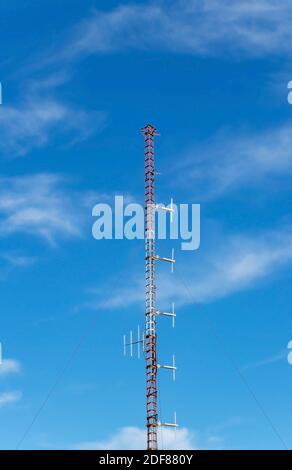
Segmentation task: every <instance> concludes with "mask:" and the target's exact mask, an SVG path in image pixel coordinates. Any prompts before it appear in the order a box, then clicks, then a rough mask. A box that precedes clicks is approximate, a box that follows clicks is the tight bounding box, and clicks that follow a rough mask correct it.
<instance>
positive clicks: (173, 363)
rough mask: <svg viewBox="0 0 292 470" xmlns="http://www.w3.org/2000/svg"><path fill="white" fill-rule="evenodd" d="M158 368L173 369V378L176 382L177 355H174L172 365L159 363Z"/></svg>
mask: <svg viewBox="0 0 292 470" xmlns="http://www.w3.org/2000/svg"><path fill="white" fill-rule="evenodd" d="M157 369H168V370H171V371H172V380H173V381H174V382H175V373H176V369H177V368H176V365H175V356H174V355H173V356H172V366H164V365H161V364H157Z"/></svg>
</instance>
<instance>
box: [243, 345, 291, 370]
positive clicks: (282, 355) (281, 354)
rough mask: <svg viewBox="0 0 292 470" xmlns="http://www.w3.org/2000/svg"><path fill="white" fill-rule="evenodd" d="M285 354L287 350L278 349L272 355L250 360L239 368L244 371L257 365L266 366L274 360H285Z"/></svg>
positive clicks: (273, 362) (274, 361) (256, 367)
mask: <svg viewBox="0 0 292 470" xmlns="http://www.w3.org/2000/svg"><path fill="white" fill-rule="evenodd" d="M287 355H288V353H287V350H285V351H280V352H278V353H277V354H274V355H273V356H269V357H266V358H264V359H261V360H259V361H255V362H250V363H249V364H246V365H244V366H243V367H242V368H241V370H242V371H246V370H249V369H258V368H259V367H263V366H267V365H269V364H275V363H276V362H280V361H284V360H285V359H286V360H287Z"/></svg>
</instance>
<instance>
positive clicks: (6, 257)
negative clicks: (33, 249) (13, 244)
mask: <svg viewBox="0 0 292 470" xmlns="http://www.w3.org/2000/svg"><path fill="white" fill-rule="evenodd" d="M0 259H2V260H3V261H5V262H6V263H7V264H8V265H9V266H12V267H25V266H30V265H32V264H34V263H35V261H36V258H33V257H30V256H25V255H21V254H18V253H16V252H11V251H10V252H5V253H4V252H2V253H0Z"/></svg>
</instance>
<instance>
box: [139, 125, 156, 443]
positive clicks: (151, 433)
mask: <svg viewBox="0 0 292 470" xmlns="http://www.w3.org/2000/svg"><path fill="white" fill-rule="evenodd" d="M141 131H142V133H143V135H144V154H145V289H146V297H145V299H146V311H145V316H146V319H145V358H146V425H147V449H148V450H157V426H158V412H157V351H156V342H157V335H156V281H155V261H156V257H155V160H154V137H155V135H156V133H157V132H156V129H155V127H153V126H152V125H150V124H148V125H147V126H145V127H144V128H143V129H142V130H141Z"/></svg>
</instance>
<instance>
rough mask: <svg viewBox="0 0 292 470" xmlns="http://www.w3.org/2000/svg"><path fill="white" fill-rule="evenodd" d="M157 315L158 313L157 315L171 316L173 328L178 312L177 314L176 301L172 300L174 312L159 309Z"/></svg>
mask: <svg viewBox="0 0 292 470" xmlns="http://www.w3.org/2000/svg"><path fill="white" fill-rule="evenodd" d="M156 315H157V316H162V317H170V318H172V327H173V328H174V327H175V317H176V314H175V312H174V302H172V312H160V311H159V310H157V312H156Z"/></svg>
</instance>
